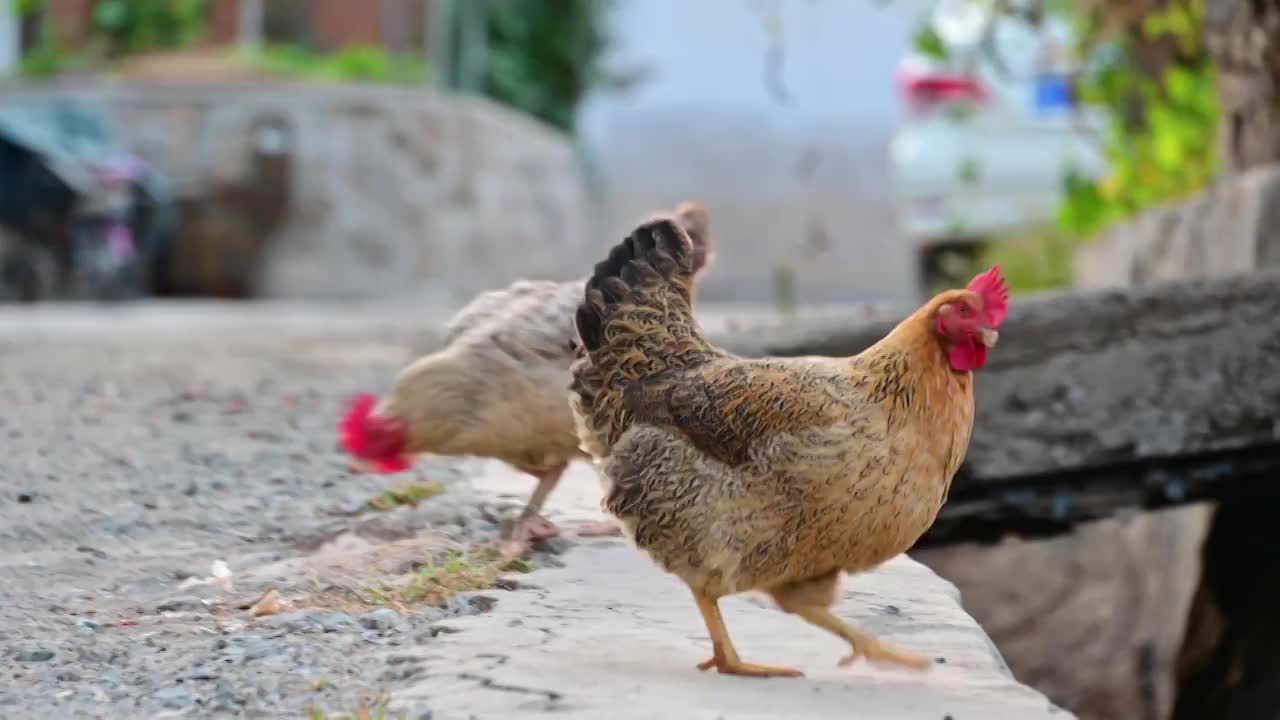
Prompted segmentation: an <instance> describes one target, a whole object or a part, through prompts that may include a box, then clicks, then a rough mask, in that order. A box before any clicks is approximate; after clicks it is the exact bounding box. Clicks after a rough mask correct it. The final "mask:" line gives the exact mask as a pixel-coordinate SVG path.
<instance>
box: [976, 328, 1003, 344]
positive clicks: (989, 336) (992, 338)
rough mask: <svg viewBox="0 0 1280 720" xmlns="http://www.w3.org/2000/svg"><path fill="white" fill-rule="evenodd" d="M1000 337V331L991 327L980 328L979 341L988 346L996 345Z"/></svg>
mask: <svg viewBox="0 0 1280 720" xmlns="http://www.w3.org/2000/svg"><path fill="white" fill-rule="evenodd" d="M999 339H1000V333H998V332H996V331H995V330H994V329H992V328H989V327H980V328H978V341H979V342H981V343H982V344H983V345H985V346H986V347H988V348H993V347H995V346H996V341H997V340H999Z"/></svg>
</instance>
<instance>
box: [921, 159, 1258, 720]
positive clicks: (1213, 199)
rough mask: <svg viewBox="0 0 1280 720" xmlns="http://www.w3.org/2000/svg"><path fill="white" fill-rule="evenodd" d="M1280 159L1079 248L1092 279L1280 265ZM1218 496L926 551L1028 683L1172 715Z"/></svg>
mask: <svg viewBox="0 0 1280 720" xmlns="http://www.w3.org/2000/svg"><path fill="white" fill-rule="evenodd" d="M1278 221H1280V169H1278V168H1275V167H1265V168H1261V169H1258V170H1254V171H1251V172H1249V173H1246V174H1243V175H1240V176H1238V177H1234V178H1228V179H1225V180H1223V181H1221V182H1219V183H1218V184H1217V185H1216V186H1215V187H1213V188H1212V189H1210V190H1209V191H1208V192H1205V193H1203V194H1201V195H1198V196H1196V197H1194V198H1190V199H1188V200H1186V201H1184V202H1181V203H1175V204H1171V205H1168V206H1165V207H1162V208H1158V209H1155V210H1152V211H1150V212H1148V213H1145V214H1143V215H1142V216H1140V217H1138V218H1136V219H1134V220H1133V221H1131V222H1128V223H1124V224H1121V225H1117V226H1115V227H1113V228H1111V229H1110V230H1108V231H1107V232H1106V233H1104V234H1103V235H1102V236H1101V237H1099V238H1098V239H1097V240H1095V241H1094V242H1092V243H1090V244H1089V245H1087V246H1086V247H1085V248H1084V249H1083V250H1082V251H1081V252H1080V253H1079V255H1078V257H1077V265H1076V280H1077V285H1079V286H1080V287H1089V288H1099V287H1119V286H1127V285H1134V284H1142V283H1148V282H1153V281H1159V280H1173V279H1178V278H1186V277H1192V276H1198V275H1214V274H1224V273H1233V272H1247V271H1251V270H1255V269H1258V268H1260V267H1264V266H1268V265H1275V264H1278V263H1280V222H1278ZM1208 521H1209V510H1208V508H1206V507H1188V508H1183V509H1179V510H1173V511H1168V512H1162V513H1148V514H1135V515H1132V516H1129V517H1125V518H1119V519H1114V520H1107V521H1105V522H1099V523H1094V524H1092V525H1088V526H1084V527H1082V528H1080V529H1078V530H1077V531H1076V532H1075V533H1073V534H1072V535H1070V536H1067V537H1063V538H1059V539H1055V540H1051V541H1043V542H1025V541H1021V540H1008V541H1005V542H1002V543H1000V544H998V545H995V546H991V547H979V546H955V547H946V548H939V549H935V550H929V551H925V552H921V553H918V554H916V557H917V558H918V559H919V560H921V561H922V562H924V563H925V564H927V565H929V566H930V567H932V568H933V569H934V570H935V571H937V572H938V573H939V574H940V575H942V576H944V577H946V578H947V579H949V580H951V581H952V582H954V583H955V584H956V585H957V586H958V587H959V588H960V590H961V593H962V596H963V598H964V605H965V608H966V609H967V610H969V611H970V612H971V613H972V614H973V615H974V617H975V618H977V620H978V621H979V622H980V623H981V624H982V626H983V627H984V628H986V630H987V631H988V632H989V633H990V634H991V637H992V639H993V640H994V641H995V642H996V644H997V645H998V646H999V647H1000V650H1001V652H1003V653H1004V656H1005V659H1006V660H1007V661H1008V663H1009V666H1010V668H1011V669H1012V670H1013V672H1014V674H1015V675H1016V676H1017V677H1018V679H1019V680H1021V681H1023V682H1025V683H1027V684H1029V685H1032V686H1033V687H1035V688H1037V689H1039V690H1041V691H1042V692H1044V693H1045V694H1046V695H1048V696H1049V697H1050V698H1051V699H1053V700H1054V701H1055V702H1058V703H1061V704H1062V705H1063V706H1065V707H1067V708H1069V709H1071V710H1073V711H1075V712H1076V713H1078V714H1079V715H1080V717H1081V718H1083V719H1086V720H1110V719H1112V718H1135V719H1140V720H1161V719H1163V718H1167V717H1168V716H1169V714H1170V713H1171V711H1172V702H1173V692H1174V666H1175V662H1176V659H1177V655H1178V649H1179V646H1180V644H1181V642H1182V636H1183V632H1184V628H1185V621H1186V617H1187V611H1188V609H1189V606H1190V601H1191V595H1192V593H1193V592H1194V591H1195V587H1196V581H1197V578H1198V577H1199V574H1200V572H1199V571H1200V567H1199V566H1200V557H1199V553H1200V545H1201V542H1202V540H1203V538H1204V534H1205V531H1206V529H1207V527H1208Z"/></svg>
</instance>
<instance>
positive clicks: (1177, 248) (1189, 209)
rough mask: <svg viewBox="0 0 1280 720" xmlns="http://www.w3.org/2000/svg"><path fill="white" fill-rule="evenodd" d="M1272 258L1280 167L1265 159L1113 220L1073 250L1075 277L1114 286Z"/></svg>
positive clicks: (1279, 230) (1277, 248) (1277, 257)
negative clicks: (1204, 187) (1196, 191)
mask: <svg viewBox="0 0 1280 720" xmlns="http://www.w3.org/2000/svg"><path fill="white" fill-rule="evenodd" d="M1276 264H1280V167H1277V166H1263V167H1261V168H1257V169H1255V170H1251V171H1249V172H1247V173H1243V174H1241V175H1239V176H1235V177H1231V178H1226V179H1224V180H1221V181H1219V182H1218V183H1217V184H1216V185H1215V186H1214V187H1212V188H1211V189H1210V190H1209V191H1207V192H1205V193H1202V194H1200V195H1197V196H1195V197H1193V198H1190V199H1188V200H1185V201H1183V202H1180V203H1173V204H1170V205H1166V206H1163V207H1160V208H1157V209H1154V210H1151V211H1150V212H1147V213H1145V214H1143V215H1142V216H1140V217H1138V218H1137V219H1135V220H1133V221H1132V222H1128V223H1123V224H1121V225H1116V226H1114V227H1112V228H1111V229H1109V230H1108V231H1107V232H1105V233H1103V234H1102V236H1100V237H1099V238H1097V239H1096V240H1094V241H1093V242H1091V243H1089V244H1088V245H1086V246H1085V247H1084V249H1083V250H1082V251H1081V252H1080V253H1079V255H1078V257H1077V258H1076V280H1077V284H1078V285H1080V286H1081V287H1115V286H1123V285H1134V284H1140V283H1148V282H1153V281H1158V280H1174V279H1178V278H1186V277H1191V276H1196V275H1218V274H1223V273H1235V272H1248V271H1251V270H1256V269H1258V268H1260V267H1265V266H1269V265H1276Z"/></svg>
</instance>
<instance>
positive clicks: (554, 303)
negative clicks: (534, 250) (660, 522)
mask: <svg viewBox="0 0 1280 720" xmlns="http://www.w3.org/2000/svg"><path fill="white" fill-rule="evenodd" d="M675 213H676V217H677V218H679V220H680V222H681V224H682V226H683V227H684V228H685V229H686V230H687V232H688V233H689V235H690V236H691V237H692V238H694V240H693V247H694V249H693V250H692V251H691V252H692V254H693V255H696V259H692V258H691V262H692V265H691V267H696V268H697V270H698V272H702V271H705V270H706V268H707V267H708V266H709V264H710V261H711V259H712V257H713V252H712V239H711V235H710V231H709V221H708V217H707V212H706V210H705V209H704V208H703V207H702V205H700V204H698V203H692V202H689V203H683V204H682V205H680V206H679V207H678V208H676V211H675ZM581 294H582V281H580V280H579V281H573V282H530V281H520V282H516V283H514V284H512V285H511V286H510V287H508V288H506V289H503V290H495V291H491V292H487V293H484V294H482V295H480V296H478V297H477V298H476V299H475V300H473V301H472V302H471V303H470V304H468V305H467V306H466V307H464V308H463V309H462V310H461V311H459V312H458V314H457V315H455V316H454V317H453V319H452V320H450V321H449V323H448V325H447V328H446V332H445V347H444V348H443V349H441V350H439V351H438V352H434V353H432V354H430V355H427V356H425V357H422V358H420V359H418V360H417V361H415V362H414V363H413V364H411V365H409V366H408V367H406V368H405V369H404V370H402V371H401V372H400V374H399V376H398V377H397V378H396V381H395V384H394V386H393V387H392V389H391V391H390V392H389V393H388V394H387V395H385V396H384V397H383V398H382V399H381V400H376V399H375V398H373V397H372V396H369V395H364V396H360V397H358V398H357V399H356V401H355V402H354V403H353V405H352V407H351V408H350V410H349V411H348V414H347V417H346V418H345V420H344V421H343V424H342V428H341V433H342V436H343V437H342V442H343V446H344V447H345V448H346V450H347V451H348V452H349V453H351V454H352V455H353V456H354V457H355V458H356V459H357V460H358V461H359V463H360V464H361V465H362V466H364V467H367V468H370V469H373V470H376V471H381V472H396V471H399V470H404V469H407V468H408V467H410V466H411V465H412V464H413V457H414V456H415V455H417V454H419V453H435V454H437V455H474V456H480V457H489V458H496V459H498V460H502V461H504V462H506V463H508V464H510V465H511V466H513V467H515V468H516V469H518V470H522V471H524V472H526V473H529V474H530V475H532V476H534V477H535V478H536V479H537V481H538V483H537V487H536V488H535V489H534V491H533V495H532V496H531V497H530V498H529V502H528V504H527V505H526V507H525V509H524V511H523V512H522V513H521V514H520V516H519V517H518V518H517V520H516V522H515V524H514V525H513V527H512V529H511V530H510V537H509V542H508V544H507V545H506V546H505V551H506V553H507V554H517V553H519V552H520V551H522V550H523V549H524V548H525V547H526V546H527V545H528V543H530V542H532V541H534V540H537V539H541V538H546V537H552V536H554V535H556V534H558V533H559V529H558V528H556V526H555V525H554V524H552V523H550V522H549V521H547V520H546V519H545V518H543V517H542V516H541V511H542V506H543V503H544V502H546V499H547V497H548V496H549V495H550V494H551V491H552V490H554V489H555V486H556V484H557V483H558V482H559V480H560V476H561V474H562V473H563V472H564V470H565V468H566V467H567V466H568V464H569V462H570V461H571V460H573V459H574V458H576V457H582V452H581V451H580V450H579V449H578V439H577V435H576V433H575V430H574V423H573V416H572V414H571V413H570V412H569V406H568V403H567V402H566V400H565V388H566V387H567V386H568V384H569V365H570V364H571V362H572V361H573V356H574V350H575V347H576V343H577V331H576V330H575V328H574V321H573V313H574V310H575V309H576V307H577V305H578V301H579V298H580V297H581ZM580 532H585V533H586V534H602V533H610V532H612V533H616V532H617V528H616V525H614V524H612V523H608V524H606V525H602V524H599V523H597V524H591V525H588V526H586V527H584V528H582V529H581V530H580Z"/></svg>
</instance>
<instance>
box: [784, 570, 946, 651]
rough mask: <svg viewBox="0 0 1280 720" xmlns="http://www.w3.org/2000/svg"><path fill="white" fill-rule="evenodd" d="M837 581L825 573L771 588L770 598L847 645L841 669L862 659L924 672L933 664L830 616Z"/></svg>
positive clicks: (836, 576)
mask: <svg viewBox="0 0 1280 720" xmlns="http://www.w3.org/2000/svg"><path fill="white" fill-rule="evenodd" d="M838 580H839V574H838V573H828V574H826V575H822V576H819V577H815V578H811V579H808V580H800V581H796V582H790V583H787V584H785V585H783V586H781V587H777V588H773V589H772V590H770V591H769V594H770V595H772V596H773V599H774V600H775V601H777V603H778V607H780V608H782V609H783V610H784V611H785V612H788V613H791V614H793V615H796V616H798V617H799V618H800V619H801V620H804V621H805V622H807V623H809V624H810V625H813V626H815V627H820V628H822V629H823V630H826V631H827V632H829V633H831V634H833V635H835V636H837V637H839V638H842V639H844V640H845V641H847V642H848V643H849V645H850V646H851V647H852V649H853V652H852V653H850V654H849V655H847V656H845V657H844V658H841V660H840V662H839V663H838V665H840V666H841V667H844V666H846V665H849V664H850V663H852V662H853V661H854V660H857V659H858V658H860V657H865V658H866V659H867V660H869V661H872V662H883V663H890V664H894V665H902V666H904V667H908V668H911V669H912V670H926V669H928V668H929V667H930V666H931V665H932V664H933V662H932V661H931V660H930V659H929V658H927V657H925V656H923V655H917V654H915V653H913V652H908V651H906V650H902V649H900V648H896V647H894V646H893V645H890V644H888V643H886V642H884V641H883V640H881V639H880V638H877V637H876V636H875V635H871V634H870V633H866V632H863V631H861V630H859V629H857V628H855V627H854V626H852V625H850V624H849V623H847V622H845V621H844V620H841V619H840V618H839V617H837V616H836V615H835V613H833V612H831V610H830V607H831V605H832V604H834V603H835V599H836V586H837V583H838Z"/></svg>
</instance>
